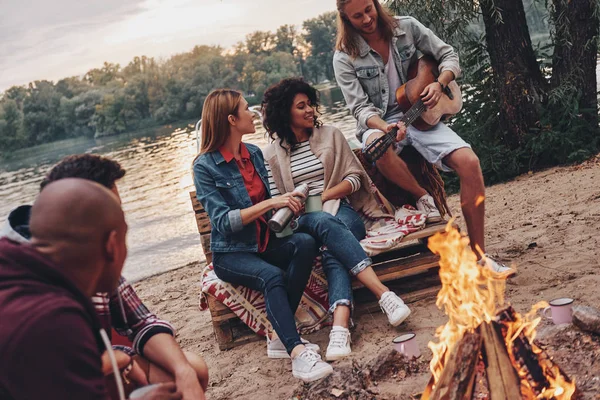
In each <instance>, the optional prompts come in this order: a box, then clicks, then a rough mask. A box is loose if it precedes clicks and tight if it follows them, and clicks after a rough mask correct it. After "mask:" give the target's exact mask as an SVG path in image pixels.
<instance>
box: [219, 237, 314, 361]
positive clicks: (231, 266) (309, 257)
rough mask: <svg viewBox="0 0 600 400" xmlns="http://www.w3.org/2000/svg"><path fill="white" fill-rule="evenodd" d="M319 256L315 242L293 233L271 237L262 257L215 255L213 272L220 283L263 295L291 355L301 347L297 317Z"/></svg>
mask: <svg viewBox="0 0 600 400" xmlns="http://www.w3.org/2000/svg"><path fill="white" fill-rule="evenodd" d="M317 254H318V247H317V244H316V242H315V239H313V238H312V237H311V236H310V235H308V234H306V233H294V234H293V235H291V236H287V237H285V238H276V237H274V236H272V237H271V238H270V239H269V244H268V246H267V249H266V250H265V251H264V252H263V253H249V252H227V253H221V252H219V253H213V268H214V271H215V274H216V275H217V276H218V277H219V279H221V280H223V281H225V282H229V283H232V284H235V285H242V286H246V287H248V288H250V289H254V290H258V291H260V292H262V293H263V295H264V297H265V304H266V309H267V317H268V318H269V321H270V322H271V324H272V325H273V329H274V330H275V332H276V333H277V335H278V336H279V339H281V342H282V343H283V345H284V346H285V348H286V350H287V352H288V354H290V353H291V352H292V350H293V349H294V347H296V346H298V345H300V344H302V342H301V341H300V335H298V330H297V329H296V322H295V320H294V314H295V313H296V309H297V308H298V305H299V304H300V299H301V298H302V293H304V288H305V287H306V284H307V282H308V278H309V277H310V272H311V270H312V265H313V261H314V259H315V257H316V256H317Z"/></svg>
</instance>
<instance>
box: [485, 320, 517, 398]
mask: <svg viewBox="0 0 600 400" xmlns="http://www.w3.org/2000/svg"><path fill="white" fill-rule="evenodd" d="M480 330H481V336H482V338H483V350H484V355H485V357H484V360H485V364H486V375H487V377H488V387H489V392H490V398H491V399H492V400H514V399H519V398H521V390H520V386H521V383H520V379H519V376H518V374H517V371H516V370H515V368H514V367H513V365H512V362H511V361H510V357H509V355H508V351H507V350H506V346H505V344H504V339H503V338H502V336H501V334H500V332H499V331H500V326H499V325H498V324H497V323H495V322H492V323H484V324H481V326H480ZM490 378H492V379H490Z"/></svg>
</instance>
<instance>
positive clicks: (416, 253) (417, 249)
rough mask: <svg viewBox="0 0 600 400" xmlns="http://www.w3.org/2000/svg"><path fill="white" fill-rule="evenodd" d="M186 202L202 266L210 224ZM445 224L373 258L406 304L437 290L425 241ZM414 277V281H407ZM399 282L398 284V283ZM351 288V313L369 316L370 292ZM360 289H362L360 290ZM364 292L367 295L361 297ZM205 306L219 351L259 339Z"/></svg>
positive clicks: (213, 304) (230, 316)
mask: <svg viewBox="0 0 600 400" xmlns="http://www.w3.org/2000/svg"><path fill="white" fill-rule="evenodd" d="M190 200H191V202H192V207H193V209H194V213H195V216H196V223H197V225H198V232H199V233H200V242H201V244H202V249H203V251H204V255H205V257H206V262H207V263H210V262H211V261H212V253H211V252H210V229H211V225H210V220H209V218H208V214H207V213H206V211H205V210H204V208H203V207H202V205H201V204H200V203H199V202H198V199H197V198H196V192H190ZM444 229H445V223H439V224H434V225H430V226H427V227H426V228H425V229H422V230H420V231H417V232H414V233H411V234H409V235H406V236H405V237H404V238H403V240H402V241H401V246H399V247H398V248H396V249H394V250H392V251H389V252H385V253H383V254H380V255H378V256H375V257H373V265H372V267H373V269H374V270H375V273H376V274H377V276H378V277H379V279H381V281H382V282H391V281H395V283H394V284H393V285H388V286H390V289H392V290H394V291H395V292H396V293H397V294H398V295H400V296H401V297H402V299H403V300H404V301H405V302H406V303H412V302H415V301H418V300H421V299H423V298H426V297H431V296H435V294H437V292H438V290H439V277H438V275H437V267H438V260H439V258H438V257H437V256H436V255H434V254H433V253H431V251H429V249H427V247H426V244H425V243H424V242H426V239H427V238H428V237H430V236H433V235H434V234H436V233H438V232H443V231H444ZM415 275H418V276H417V277H415V278H410V277H413V276H415ZM400 278H402V280H399V279H400ZM352 288H353V289H354V290H355V291H356V299H355V303H356V306H355V311H356V313H357V315H360V314H361V313H362V312H373V311H375V310H376V309H379V305H378V303H377V301H376V299H375V298H374V296H373V295H372V294H371V296H372V298H371V299H369V294H370V292H369V291H368V290H366V289H364V288H363V285H362V284H361V283H360V282H359V281H358V280H357V279H356V278H353V281H352ZM361 288H362V289H361ZM362 292H366V293H367V294H361V293H362ZM208 306H209V310H210V314H211V319H212V323H213V329H214V332H215V338H216V339H217V344H218V346H219V349H220V350H227V349H231V348H233V347H236V346H240V345H242V344H246V343H250V342H253V341H256V340H262V339H263V338H262V337H261V336H259V335H257V334H256V333H254V332H253V331H252V330H251V329H250V328H249V327H248V326H246V325H245V324H244V323H243V322H242V321H241V320H240V319H239V318H238V316H237V315H235V314H234V313H233V312H232V311H231V310H230V309H229V308H227V307H226V306H225V305H223V304H222V303H220V302H219V301H217V300H216V299H215V298H214V297H213V296H211V295H208Z"/></svg>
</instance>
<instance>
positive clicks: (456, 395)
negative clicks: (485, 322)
mask: <svg viewBox="0 0 600 400" xmlns="http://www.w3.org/2000/svg"><path fill="white" fill-rule="evenodd" d="M480 350H481V334H480V332H479V329H477V330H475V331H474V332H467V333H465V334H464V336H463V337H462V339H461V340H460V341H459V342H458V343H457V344H456V345H455V346H454V349H453V350H452V353H451V354H450V358H449V359H448V362H447V363H446V367H445V368H444V372H443V373H442V375H441V376H440V379H439V381H438V383H437V385H435V389H433V392H432V393H431V395H430V396H429V399H431V400H442V399H443V400H463V399H470V398H471V393H472V391H473V383H474V379H475V367H476V366H477V362H478V361H479V352H480ZM423 396H426V394H425V393H424V394H423ZM422 398H423V399H424V398H426V397H422Z"/></svg>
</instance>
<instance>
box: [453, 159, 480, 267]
mask: <svg viewBox="0 0 600 400" xmlns="http://www.w3.org/2000/svg"><path fill="white" fill-rule="evenodd" d="M444 164H446V165H447V166H449V167H450V168H452V169H453V170H454V171H456V173H457V175H458V177H459V179H460V205H461V208H462V212H463V216H464V217H465V223H466V224H467V232H468V234H469V239H470V241H471V248H472V249H473V251H474V252H475V254H477V258H479V257H480V253H479V250H477V246H479V248H480V251H482V252H484V253H485V236H484V233H485V229H484V228H485V185H484V183H483V175H482V173H481V166H480V164H479V158H477V155H476V154H475V153H474V152H473V150H471V149H470V148H467V147H464V148H461V149H458V150H455V151H453V152H452V153H450V154H449V155H448V156H446V157H445V158H444Z"/></svg>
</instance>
